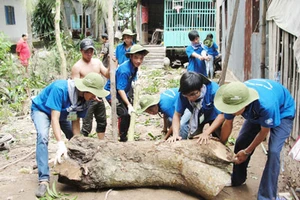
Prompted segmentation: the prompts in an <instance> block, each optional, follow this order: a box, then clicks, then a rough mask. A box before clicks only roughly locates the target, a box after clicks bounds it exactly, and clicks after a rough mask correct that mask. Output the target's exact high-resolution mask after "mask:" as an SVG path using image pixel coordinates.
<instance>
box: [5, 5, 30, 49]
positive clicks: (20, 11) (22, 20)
mask: <svg viewBox="0 0 300 200" xmlns="http://www.w3.org/2000/svg"><path fill="white" fill-rule="evenodd" d="M24 4H25V2H24V0H0V31H2V32H4V34H6V35H7V36H8V38H9V40H10V41H11V42H12V43H17V42H18V40H19V39H20V38H21V36H22V34H23V33H27V22H26V16H27V15H26V10H25V9H26V6H25V5H24ZM4 6H13V7H14V12H15V22H16V24H14V25H7V24H6V17H5V10H4Z"/></svg>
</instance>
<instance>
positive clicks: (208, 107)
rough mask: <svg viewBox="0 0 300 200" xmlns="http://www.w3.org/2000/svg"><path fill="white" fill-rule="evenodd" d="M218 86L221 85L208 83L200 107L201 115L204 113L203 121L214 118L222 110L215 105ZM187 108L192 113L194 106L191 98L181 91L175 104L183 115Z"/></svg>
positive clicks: (177, 110) (176, 108)
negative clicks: (190, 100)
mask: <svg viewBox="0 0 300 200" xmlns="http://www.w3.org/2000/svg"><path fill="white" fill-rule="evenodd" d="M218 88H219V85H218V84H217V83H215V82H211V83H209V84H207V85H206V93H205V95H204V98H203V102H202V108H201V109H200V115H202V114H204V121H203V123H207V122H209V121H211V120H214V119H215V118H216V117H217V116H218V114H220V112H219V111H218V110H217V109H216V108H215V106H214V98H215V94H216V91H217V90H218ZM199 90H200V88H199ZM186 108H187V109H189V110H190V111H191V113H193V106H192V105H191V104H190V102H189V100H188V99H187V98H186V97H184V96H183V95H182V94H181V92H180V93H179V97H178V99H177V102H176V104H175V110H176V112H178V113H180V114H181V115H182V114H183V113H184V111H185V109H186Z"/></svg>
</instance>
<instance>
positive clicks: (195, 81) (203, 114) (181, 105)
mask: <svg viewBox="0 0 300 200" xmlns="http://www.w3.org/2000/svg"><path fill="white" fill-rule="evenodd" d="M218 88H219V86H218V84H217V83H215V82H211V81H209V80H208V79H207V78H206V77H205V76H203V75H202V74H198V73H196V72H186V73H184V74H183V75H182V76H181V78H180V87H179V92H180V94H179V96H178V99H177V101H176V104H175V112H174V115H173V120H172V126H173V137H170V138H169V139H168V140H167V141H168V142H175V141H177V140H181V139H182V137H181V136H180V135H179V130H180V118H181V116H182V115H183V113H184V111H185V109H188V110H189V111H190V112H191V113H192V115H191V118H190V123H189V136H188V138H193V137H194V136H196V135H198V134H200V135H202V134H203V133H204V132H209V134H212V135H213V136H214V137H219V135H220V131H221V124H219V125H218V127H215V126H213V127H209V128H208V130H204V132H203V128H204V126H205V125H206V124H210V125H213V122H214V120H215V119H216V118H217V117H218V115H219V114H220V112H219V111H218V110H217V109H216V108H215V106H214V97H215V93H216V91H217V90H218ZM211 129H213V131H210V130H211Z"/></svg>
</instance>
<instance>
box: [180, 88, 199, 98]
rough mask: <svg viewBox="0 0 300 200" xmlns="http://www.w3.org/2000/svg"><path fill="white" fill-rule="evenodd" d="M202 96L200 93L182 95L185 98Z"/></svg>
mask: <svg viewBox="0 0 300 200" xmlns="http://www.w3.org/2000/svg"><path fill="white" fill-rule="evenodd" d="M199 94H200V91H199V90H197V91H194V92H190V93H189V94H182V96H184V97H194V96H198V95H199Z"/></svg>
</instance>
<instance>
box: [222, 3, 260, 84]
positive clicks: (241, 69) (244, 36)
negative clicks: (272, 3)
mask: <svg viewBox="0 0 300 200" xmlns="http://www.w3.org/2000/svg"><path fill="white" fill-rule="evenodd" d="M226 4H227V5H226ZM234 7H235V1H234V0H227V1H223V0H218V1H217V9H216V11H217V24H216V28H217V30H216V34H217V37H216V38H217V40H216V41H217V43H218V44H219V46H220V48H219V49H221V53H222V57H223V58H224V57H225V54H226V53H225V52H226V46H227V39H228V34H229V31H230V26H231V21H232V16H233V11H234ZM251 7H252V6H251V2H250V1H249V2H248V0H240V4H239V9H238V15H237V20H236V24H235V29H234V36H233V41H232V46H231V51H230V56H229V61H228V69H229V70H230V71H233V72H234V75H235V76H236V77H238V79H239V80H240V81H245V80H247V79H251V78H260V77H261V72H260V49H261V35H260V33H259V32H252V27H253V26H256V25H254V24H252V22H251V21H252V10H251ZM220 13H221V14H220ZM259 16H261V13H260V14H259Z"/></svg>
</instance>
